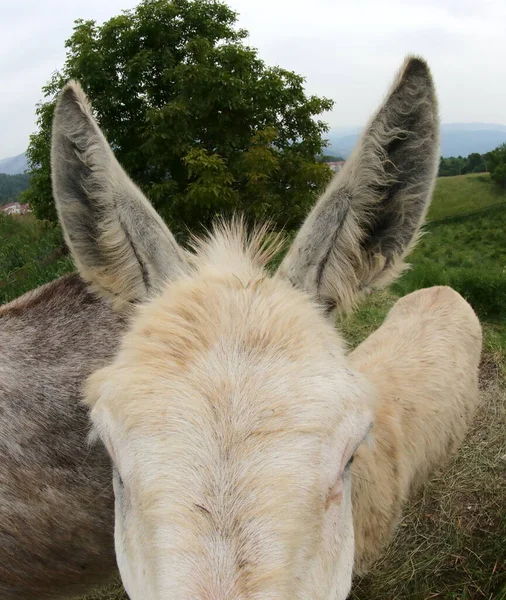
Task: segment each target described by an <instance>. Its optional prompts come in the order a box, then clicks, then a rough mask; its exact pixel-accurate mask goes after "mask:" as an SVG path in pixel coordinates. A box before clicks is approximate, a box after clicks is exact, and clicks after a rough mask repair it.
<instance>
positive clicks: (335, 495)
mask: <svg viewBox="0 0 506 600" xmlns="http://www.w3.org/2000/svg"><path fill="white" fill-rule="evenodd" d="M343 493H344V481H343V478H342V477H339V479H338V480H337V481H336V482H335V484H334V485H333V486H332V488H331V489H330V491H329V494H328V496H327V503H326V506H325V509H326V510H329V508H331V507H332V506H336V505H337V506H340V505H341V502H342V500H343Z"/></svg>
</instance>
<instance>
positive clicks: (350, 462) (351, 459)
mask: <svg viewBox="0 0 506 600" xmlns="http://www.w3.org/2000/svg"><path fill="white" fill-rule="evenodd" d="M354 460H355V453H353V454H352V455H351V458H350V460H349V461H348V462H347V463H346V466H345V467H344V470H345V471H347V470H348V469H349V468H350V467H351V465H352V464H353V461H354Z"/></svg>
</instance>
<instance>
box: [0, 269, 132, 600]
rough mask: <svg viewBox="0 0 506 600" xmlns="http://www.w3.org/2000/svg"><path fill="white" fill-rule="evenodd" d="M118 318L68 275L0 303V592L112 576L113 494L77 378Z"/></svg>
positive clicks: (111, 347)
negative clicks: (90, 433)
mask: <svg viewBox="0 0 506 600" xmlns="http://www.w3.org/2000/svg"><path fill="white" fill-rule="evenodd" d="M124 328H125V321H124V320H123V319H122V318H120V317H119V316H118V315H117V314H115V313H114V312H113V311H112V310H111V308H110V307H109V305H108V303H106V302H105V301H103V300H100V299H97V298H96V297H95V296H93V295H92V294H91V293H90V292H89V291H88V290H87V286H86V284H85V283H84V282H83V281H82V280H81V279H80V278H79V277H78V276H77V275H70V276H67V277H64V278H62V279H59V280H57V281H54V282H52V283H50V284H48V285H46V286H44V287H42V288H40V289H38V290H36V291H35V292H31V293H29V294H27V295H25V296H23V297H22V298H20V299H18V300H15V301H14V302H12V303H11V304H8V305H6V306H4V307H0V349H1V353H0V355H1V360H0V457H1V458H0V598H1V599H2V600H45V599H47V600H49V599H51V600H54V599H56V598H66V599H67V598H70V597H74V596H78V595H81V594H84V593H86V592H89V590H90V587H91V586H93V585H97V584H101V583H105V582H107V581H108V580H110V579H111V577H112V576H113V575H114V574H115V572H116V564H115V558H114V545H113V531H112V526H113V523H114V514H113V508H114V498H113V491H112V487H111V472H110V463H109V459H108V457H107V454H106V452H105V451H104V450H103V448H102V446H100V445H95V446H93V447H89V445H88V443H87V435H88V431H89V421H88V416H87V414H86V409H85V407H84V406H83V405H81V404H80V400H81V393H80V389H81V384H82V382H83V381H84V380H85V379H86V377H87V376H88V375H89V374H90V373H91V372H93V371H94V370H96V369H97V368H98V367H101V366H103V364H104V363H105V362H107V361H108V360H109V359H110V358H111V356H112V355H113V354H114V352H115V350H116V348H117V344H118V340H119V337H120V335H121V333H122V332H123V331H124Z"/></svg>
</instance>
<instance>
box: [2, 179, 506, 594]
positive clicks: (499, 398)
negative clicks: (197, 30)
mask: <svg viewBox="0 0 506 600" xmlns="http://www.w3.org/2000/svg"><path fill="white" fill-rule="evenodd" d="M476 211H478V212H476ZM468 213H472V214H468ZM428 218H429V223H428V225H427V227H426V234H425V235H424V236H423V237H422V239H421V240H420V243H419V245H418V247H417V249H416V250H415V251H414V253H413V254H412V255H411V257H410V263H411V264H412V269H411V271H409V272H408V273H406V274H405V275H404V276H403V277H402V278H401V279H400V281H398V282H397V283H396V284H394V285H393V286H392V287H391V288H390V289H388V290H386V291H384V292H381V293H377V294H374V295H373V296H372V297H371V298H370V299H369V300H368V301H367V302H365V303H364V304H363V305H362V306H361V308H360V310H358V311H357V312H356V313H355V314H354V315H352V316H350V317H346V318H343V319H341V320H340V322H339V327H340V329H341V330H342V332H343V334H344V335H345V337H346V338H347V339H348V341H349V343H350V345H351V346H354V345H356V344H357V343H359V342H360V341H361V340H362V339H364V338H365V337H366V336H367V335H369V333H370V332H371V331H373V330H374V329H375V328H376V327H378V326H379V325H380V324H381V322H382V320H383V319H384V317H385V315H386V312H387V311H388V309H389V308H390V307H391V306H392V304H393V303H394V302H395V300H396V299H397V298H398V297H399V296H402V295H404V294H406V293H409V292H410V291H413V290H415V289H418V288H420V287H427V286H431V285H439V284H445V285H450V286H452V287H454V288H455V289H457V290H458V291H459V292H460V293H461V294H462V295H463V296H464V297H465V298H466V299H467V300H468V301H469V302H470V303H471V305H472V306H473V307H474V308H475V310H476V311H477V313H478V315H479V317H480V319H481V321H482V323H483V326H484V331H485V360H484V366H483V369H482V397H483V405H482V408H481V410H480V412H479V414H478V416H477V418H476V422H475V427H474V429H473V431H472V432H471V433H470V435H469V436H468V438H467V441H466V443H465V444H464V447H463V448H462V450H461V452H460V453H459V455H458V457H457V458H456V460H455V461H454V462H453V463H452V465H450V467H449V468H448V469H446V470H444V471H443V472H441V473H440V474H437V475H436V476H435V478H434V480H433V481H432V482H431V484H430V485H428V486H426V487H425V489H424V491H423V494H422V495H421V496H420V497H418V498H416V499H414V501H413V502H412V503H411V504H410V506H409V507H408V508H407V510H406V517H405V519H404V521H403V523H402V525H401V527H400V529H399V534H398V536H397V538H396V540H395V541H394V543H393V544H392V545H391V547H390V548H389V550H388V552H387V554H386V556H385V559H384V560H382V561H381V563H380V564H379V565H378V566H377V568H376V570H375V571H374V572H373V573H372V575H371V576H370V577H368V578H366V579H364V580H362V581H359V582H356V585H355V588H354V591H353V594H352V598H353V600H397V599H399V600H404V599H406V598H410V599H411V600H425V599H428V598H438V599H448V600H478V599H487V600H506V519H505V518H504V504H505V502H506V460H505V456H506V433H505V430H504V423H505V422H506V401H505V387H504V376H505V375H506V372H505V371H506V367H505V365H506V193H502V194H501V193H499V192H498V191H496V189H495V188H494V186H493V185H492V184H491V182H490V180H489V179H488V177H487V176H484V175H467V176H459V177H447V178H441V179H439V180H438V182H437V186H436V190H435V194H434V201H433V204H432V206H431V209H430V212H429V217H428ZM0 239H2V240H5V243H2V246H1V247H0V302H2V301H3V302H5V301H7V300H9V299H11V298H13V297H15V296H17V295H19V294H21V293H22V292H24V291H26V290H29V289H32V288H33V287H36V286H37V285H40V284H41V283H44V282H45V281H48V280H50V279H53V278H55V277H57V276H59V275H60V274H62V273H63V272H66V271H68V270H70V269H71V268H72V267H71V262H70V260H69V259H68V258H67V257H58V258H57V259H56V261H54V262H52V263H51V264H44V259H42V264H41V257H44V256H47V254H48V253H50V252H51V251H53V250H54V249H55V248H58V247H60V246H61V244H62V239H61V236H60V233H59V231H58V230H55V229H52V228H50V227H46V226H44V225H43V224H41V223H38V222H37V221H35V220H34V219H33V218H31V217H21V218H18V219H14V218H5V217H4V218H1V217H0ZM501 369H503V370H504V371H503V373H501ZM123 598H126V596H123V595H122V594H121V592H120V587H116V588H114V589H113V590H110V591H109V592H107V591H102V592H101V593H100V594H98V595H97V596H94V597H93V599H92V598H89V599H88V600H120V599H123Z"/></svg>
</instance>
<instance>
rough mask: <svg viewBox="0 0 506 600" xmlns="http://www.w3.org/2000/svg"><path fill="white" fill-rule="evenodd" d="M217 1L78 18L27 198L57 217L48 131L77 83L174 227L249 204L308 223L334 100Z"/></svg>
mask: <svg viewBox="0 0 506 600" xmlns="http://www.w3.org/2000/svg"><path fill="white" fill-rule="evenodd" d="M236 22H237V16H236V13H235V12H234V11H232V10H231V9H230V8H228V7H227V6H226V5H225V4H223V3H221V2H220V1H218V0H216V1H214V0H144V1H143V2H141V3H140V4H139V5H138V6H137V8H135V9H134V10H132V11H127V12H124V13H122V14H121V15H119V16H117V17H114V18H112V19H110V20H109V21H107V22H106V23H104V24H103V25H101V26H100V25H97V24H96V23H95V22H94V21H83V20H79V21H76V24H75V27H74V32H73V35H72V37H71V38H70V39H69V40H68V41H67V42H66V47H67V55H66V60H65V64H64V67H63V69H62V70H61V72H57V73H55V74H54V75H53V77H52V78H51V80H50V81H49V82H48V83H47V85H46V86H45V87H44V88H43V92H44V95H45V98H46V101H45V102H43V103H42V104H40V105H39V106H38V107H37V117H38V132H37V133H35V134H34V135H33V136H32V137H31V141H30V146H29V149H28V159H29V164H30V168H31V173H30V174H31V186H30V189H29V190H28V192H27V200H28V201H29V202H30V204H31V205H32V206H33V208H34V210H35V213H36V215H37V216H39V217H43V218H48V219H51V220H55V219H56V214H55V209H54V204H53V201H52V197H51V183H50V156H49V154H50V130H51V123H52V118H53V110H54V102H55V97H56V95H57V93H58V91H59V90H60V89H61V88H62V86H63V85H64V84H65V82H66V81H68V80H69V79H71V78H75V79H78V80H80V82H81V83H82V85H83V87H84V89H85V91H86V92H87V94H88V95H89V97H90V98H91V99H92V100H93V106H94V110H95V112H96V115H97V118H98V120H99V122H100V125H101V127H102V128H103V130H104V132H105V134H106V136H107V138H108V140H109V142H110V143H111V145H112V147H113V148H114V151H115V153H116V156H117V157H118V159H119V161H120V162H121V163H122V165H123V166H124V168H125V169H126V170H127V172H128V173H129V174H130V175H131V176H132V178H133V179H134V181H135V182H136V183H137V184H138V185H139V186H140V187H141V188H142V189H143V191H144V192H145V193H146V194H147V196H148V197H149V198H150V199H151V201H152V202H153V204H154V205H155V207H156V208H157V209H158V210H159V211H160V213H161V214H162V215H163V216H164V217H165V219H166V220H167V221H168V222H169V224H170V225H171V227H172V228H173V229H174V230H175V231H176V232H181V231H183V228H184V227H189V228H190V229H196V228H198V227H199V225H200V224H202V225H204V226H208V225H209V224H210V222H211V221H212V219H213V218H214V217H215V216H216V215H217V214H225V215H226V214H229V213H231V212H232V211H234V210H239V211H243V212H245V213H246V215H247V217H249V218H250V219H262V218H264V217H265V216H268V217H270V218H271V219H273V221H274V223H275V224H277V225H278V226H281V225H285V226H288V227H292V226H295V225H296V224H298V223H299V222H300V220H301V219H302V217H303V215H304V214H305V213H306V212H307V209H308V207H309V206H310V204H311V203H312V202H313V200H314V198H315V195H316V194H317V193H318V192H319V191H320V190H321V189H322V188H323V187H324V186H325V184H326V183H327V182H328V180H329V178H330V176H331V173H330V170H329V169H328V167H327V166H326V165H325V164H322V163H319V162H317V160H316V158H317V156H318V155H321V154H322V151H323V148H324V147H325V145H326V143H325V141H324V140H323V137H322V136H323V134H324V133H325V132H326V131H327V130H328V128H327V126H326V124H325V123H323V122H322V121H321V120H318V119H317V118H315V117H317V116H318V115H320V114H321V113H322V112H324V111H327V110H330V109H331V107H332V105H333V103H332V101H331V100H328V99H326V98H319V97H316V96H310V97H308V96H306V94H305V92H304V79H303V78H302V77H300V76H299V75H296V74H295V73H293V72H290V71H286V70H284V69H281V68H279V67H268V66H266V65H265V64H264V62H263V61H262V60H260V58H259V57H258V54H257V51H256V50H255V49H252V48H250V47H248V46H246V45H245V44H244V39H245V38H246V36H247V32H246V31H244V30H241V29H237V27H236Z"/></svg>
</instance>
